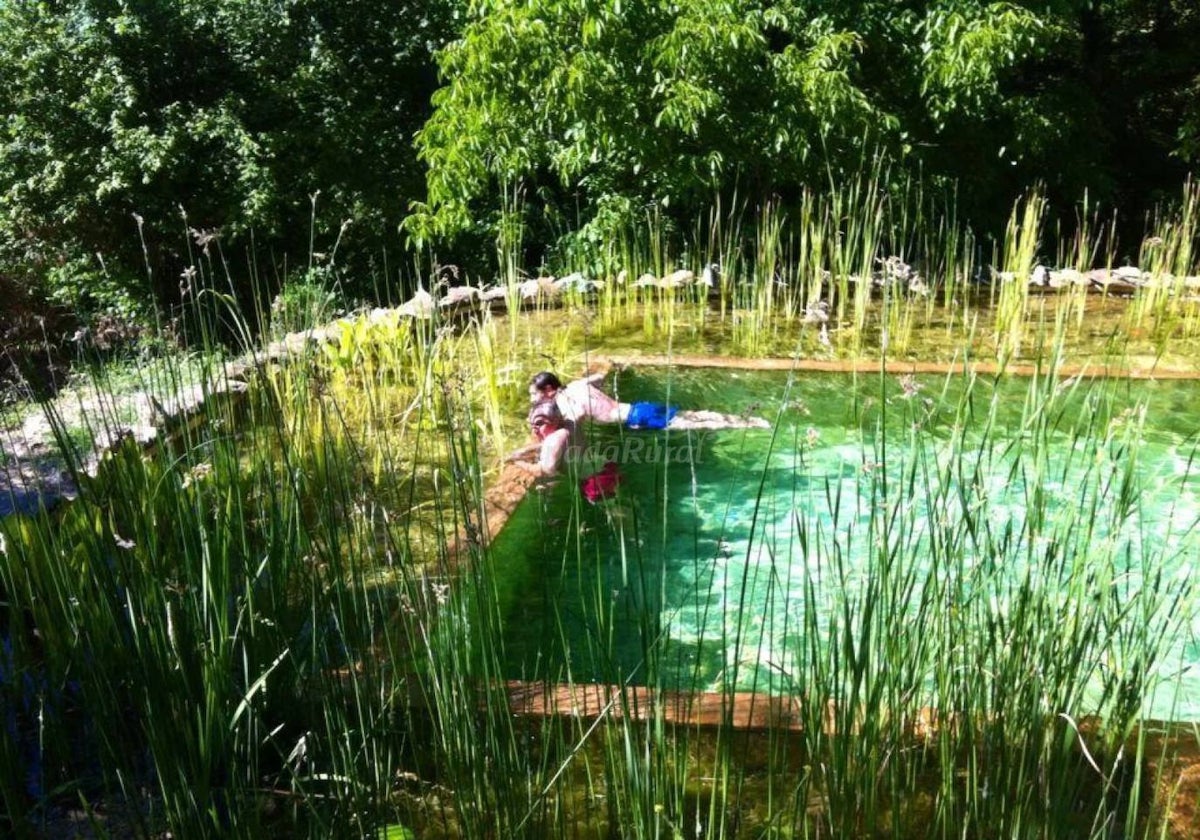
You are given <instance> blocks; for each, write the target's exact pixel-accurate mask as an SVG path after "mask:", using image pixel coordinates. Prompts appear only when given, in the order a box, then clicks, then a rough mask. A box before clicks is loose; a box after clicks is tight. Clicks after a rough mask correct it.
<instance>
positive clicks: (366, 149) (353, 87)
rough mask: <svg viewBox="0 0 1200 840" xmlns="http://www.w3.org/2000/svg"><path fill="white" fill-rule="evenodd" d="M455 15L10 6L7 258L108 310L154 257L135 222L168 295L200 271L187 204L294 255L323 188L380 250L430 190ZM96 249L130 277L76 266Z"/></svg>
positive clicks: (332, 212)
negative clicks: (432, 125)
mask: <svg viewBox="0 0 1200 840" xmlns="http://www.w3.org/2000/svg"><path fill="white" fill-rule="evenodd" d="M453 12H454V10H453V4H452V3H450V2H436V1H435V2H408V1H406V0H401V2H393V1H392V0H389V1H388V2H383V1H382V0H336V2H334V0H146V1H145V2H137V3H133V2H127V0H42V1H41V2H33V1H32V0H12V2H3V3H0V78H3V79H4V80H5V82H4V86H3V87H2V88H0V113H3V114H4V121H3V123H2V124H0V266H5V267H7V270H8V271H34V272H43V271H48V272H50V273H51V274H52V275H54V276H55V278H56V283H57V285H58V288H59V290H60V291H64V293H66V294H68V295H69V294H70V293H71V291H72V290H74V291H75V292H79V293H80V294H82V295H84V296H86V295H92V296H94V297H100V298H104V297H106V296H107V295H106V294H105V293H104V290H103V287H104V285H105V283H106V282H110V283H112V284H114V285H116V286H118V287H121V288H125V284H127V283H128V276H129V274H130V273H132V272H135V271H138V270H139V267H140V266H141V265H142V262H143V259H142V258H143V255H142V251H141V243H140V241H139V237H138V226H142V227H143V228H144V235H145V240H146V242H147V246H148V249H149V256H150V259H151V262H152V265H153V269H154V280H155V285H156V289H155V290H156V291H157V292H159V293H160V294H165V293H166V292H167V291H169V290H170V289H172V288H173V287H174V281H175V279H176V278H177V274H176V272H178V270H179V268H180V267H181V265H182V264H185V263H186V262H188V261H189V258H188V257H187V255H186V253H185V251H186V246H187V242H186V238H187V237H186V234H185V233H184V230H185V223H184V221H183V219H182V218H181V211H182V212H184V213H186V219H187V221H186V225H187V226H190V227H191V228H194V229H195V230H197V231H200V230H207V231H211V230H214V229H220V230H221V232H222V236H223V239H224V241H225V242H226V243H227V244H228V243H230V242H231V241H234V242H240V243H248V242H249V241H250V240H249V235H250V232H251V231H253V233H254V236H255V241H256V242H257V243H258V244H260V245H262V246H263V247H264V248H267V247H270V248H271V250H272V252H274V253H276V254H282V253H283V252H286V251H288V250H291V252H292V254H293V257H292V259H294V260H297V261H299V260H303V259H304V258H305V256H306V251H307V243H308V237H309V234H310V231H309V215H310V211H311V206H310V200H309V197H310V196H311V195H314V194H316V193H317V192H318V191H320V192H321V198H320V200H319V203H318V206H319V208H320V209H321V211H322V212H323V215H324V218H325V225H326V230H329V229H331V230H332V231H333V232H334V233H336V232H337V230H338V229H339V226H340V223H341V221H342V220H351V221H352V224H351V225H350V227H349V228H348V229H347V236H348V237H352V238H356V239H357V244H358V245H359V248H358V250H359V251H364V250H366V251H369V250H370V249H371V247H372V246H377V245H378V244H379V243H380V242H381V241H382V240H384V238H385V237H386V235H387V234H388V233H389V231H390V232H392V233H393V234H394V231H395V226H396V225H397V224H398V222H399V221H400V218H401V216H402V215H403V213H404V212H405V209H406V207H407V203H408V202H409V201H410V200H411V199H412V198H414V197H419V196H420V195H421V194H422V193H423V172H422V170H421V169H420V167H419V165H418V163H417V161H416V159H415V153H414V152H413V149H412V144H411V137H412V135H413V133H414V132H415V130H416V129H417V128H418V127H419V126H420V125H421V123H422V122H423V120H424V118H425V116H426V114H427V107H428V97H429V93H430V91H431V90H432V89H433V87H434V85H435V84H436V77H435V75H434V73H433V65H432V55H433V52H434V50H436V49H437V48H438V47H439V46H440V45H441V44H442V43H443V42H444V41H445V40H446V38H447V37H448V33H449V31H450V27H451V26H452V24H453ZM134 214H137V216H138V217H140V219H141V220H144V221H135V217H134ZM329 238H332V236H330V237H329ZM297 252H298V253H297ZM96 253H101V254H104V255H105V256H106V257H107V258H108V259H109V260H111V261H113V263H114V264H115V265H113V266H110V268H112V269H113V271H115V272H124V276H121V277H110V279H109V280H108V281H106V280H105V272H103V271H101V270H99V266H98V263H97V262H96V261H95V260H94V258H93V257H90V256H84V257H82V258H81V257H80V256H79V255H80V254H84V255H93V254H96ZM0 270H4V269H0ZM140 270H141V273H142V274H143V276H144V274H145V272H144V269H140Z"/></svg>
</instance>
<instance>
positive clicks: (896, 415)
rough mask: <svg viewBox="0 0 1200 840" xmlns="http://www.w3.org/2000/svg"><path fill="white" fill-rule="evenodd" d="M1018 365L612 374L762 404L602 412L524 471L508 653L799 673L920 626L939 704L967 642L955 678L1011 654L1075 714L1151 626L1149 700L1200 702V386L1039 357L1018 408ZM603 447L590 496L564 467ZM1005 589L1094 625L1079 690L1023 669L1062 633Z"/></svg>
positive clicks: (606, 667)
mask: <svg viewBox="0 0 1200 840" xmlns="http://www.w3.org/2000/svg"><path fill="white" fill-rule="evenodd" d="M1029 387H1030V383H1029V382H1028V381H1027V380H1017V381H1007V382H1003V383H999V384H998V383H995V382H992V381H988V380H977V381H975V382H974V383H973V384H972V385H971V386H970V388H969V390H968V388H967V383H966V381H965V380H964V379H962V378H951V379H945V378H939V377H932V376H923V377H917V378H915V379H910V378H900V377H893V376H888V377H884V378H882V379H881V378H880V377H879V376H878V375H871V376H860V377H858V378H857V379H855V378H854V377H851V376H848V375H829V374H803V375H799V376H797V377H795V378H794V379H789V377H788V376H786V375H781V374H763V373H745V372H727V371H687V372H678V371H676V372H673V373H672V374H670V375H669V376H668V377H665V378H662V377H661V376H660V375H659V372H656V371H641V372H626V373H624V374H622V376H621V378H620V380H619V382H618V391H619V396H620V397H621V398H622V399H626V400H635V399H663V398H664V397H666V398H668V399H669V400H670V401H671V402H672V403H673V404H676V405H680V406H683V407H704V408H717V409H721V410H725V411H732V412H742V411H751V412H753V413H756V414H759V415H762V416H765V417H768V418H769V419H771V420H772V422H773V424H774V429H773V430H772V431H770V432H763V431H722V432H713V431H704V432H692V433H677V432H670V433H637V432H635V433H628V432H621V431H620V430H616V429H612V428H605V427H592V428H591V429H590V430H589V438H588V442H589V447H588V449H587V450H586V452H585V455H586V456H587V457H585V458H584V459H583V460H582V462H580V463H574V464H572V465H571V467H570V470H571V472H572V474H571V475H570V476H568V477H567V478H564V480H563V481H561V482H559V484H558V485H557V486H555V487H552V488H550V489H547V490H544V491H541V492H537V493H532V494H530V497H529V498H527V500H526V501H525V502H524V503H523V504H522V506H521V507H520V508H519V509H518V511H517V513H516V514H515V516H514V517H513V519H512V520H511V521H510V524H509V525H508V526H506V528H505V531H504V532H503V533H502V534H501V536H500V538H499V539H498V540H497V543H496V546H495V551H494V563H495V575H494V583H495V585H496V587H497V590H498V593H499V595H500V603H501V605H502V609H503V612H504V615H505V616H506V631H505V633H506V649H507V652H508V656H509V675H510V676H511V677H515V678H526V679H534V678H539V679H556V680H558V679H567V678H568V677H569V678H570V679H573V680H575V681H583V682H586V681H599V682H616V681H618V680H621V679H630V678H632V680H633V681H634V682H637V683H646V682H654V683H657V684H662V685H665V686H667V687H679V688H689V689H695V690H724V689H757V690H768V691H791V690H810V689H811V686H812V683H813V680H814V679H815V676H814V675H818V674H819V673H820V670H821V668H822V667H824V668H826V669H828V666H829V659H828V651H829V650H830V649H831V645H830V640H831V639H833V640H844V638H845V637H846V636H847V634H848V635H849V636H850V637H852V638H855V639H857V640H859V643H860V644H861V643H862V639H864V638H867V637H870V638H872V639H874V642H873V645H874V647H873V648H872V650H874V651H876V653H877V654H878V653H880V652H884V651H886V650H888V649H889V645H888V643H887V639H888V638H889V637H894V638H895V639H897V640H899V645H898V646H899V648H903V647H904V646H905V645H909V646H910V648H911V646H912V645H917V646H918V647H919V646H920V644H928V645H929V646H930V647H931V650H930V651H929V652H927V653H926V654H924V656H925V658H924V659H922V660H921V661H920V662H918V663H917V664H916V665H915V666H914V665H912V664H911V662H910V661H909V660H904V659H903V657H899V658H898V659H897V660H896V663H899V664H900V665H903V666H904V667H915V668H916V669H917V670H921V669H926V670H927V672H928V673H926V674H925V675H923V676H920V675H919V676H918V677H916V678H915V684H916V685H917V686H918V688H919V690H920V691H921V692H922V693H923V694H925V695H926V696H925V700H926V701H927V702H928V703H930V704H944V703H945V702H952V701H951V700H950V699H948V698H949V697H950V695H952V693H953V690H954V689H953V686H949V687H948V686H947V685H946V684H945V678H944V677H945V675H944V674H943V675H942V678H941V680H940V681H939V678H938V676H936V674H935V671H936V669H935V667H934V663H935V662H937V661H938V660H941V661H943V662H945V661H953V662H956V663H958V665H957V666H956V667H957V672H956V673H958V677H957V679H960V680H975V679H985V678H987V677H988V675H991V674H997V673H1009V674H1012V673H1016V672H1014V671H1013V670H1012V669H1013V668H1016V669H1017V671H1018V672H1019V671H1020V669H1021V667H1022V666H1024V665H1026V664H1027V665H1028V668H1029V669H1030V670H1029V672H1028V673H1026V674H1025V677H1026V678H1027V679H1028V681H1029V682H1031V683H1035V684H1036V683H1039V682H1044V683H1045V684H1046V685H1047V686H1048V687H1047V688H1046V689H1045V691H1046V696H1045V698H1044V702H1045V704H1046V706H1047V710H1048V711H1063V712H1067V713H1069V714H1087V713H1090V712H1092V711H1094V710H1095V707H1096V706H1097V704H1098V703H1099V702H1100V701H1101V699H1102V698H1103V688H1102V686H1103V685H1104V684H1105V679H1108V680H1110V683H1109V684H1110V685H1112V684H1115V683H1114V682H1112V681H1114V680H1115V681H1116V682H1117V683H1119V682H1120V680H1121V679H1126V680H1127V681H1130V680H1132V681H1133V682H1135V683H1136V681H1137V678H1141V679H1145V678H1146V677H1147V674H1146V673H1144V671H1143V668H1142V665H1141V663H1140V662H1139V659H1138V657H1137V652H1138V650H1139V649H1140V647H1141V641H1142V639H1143V638H1144V637H1145V636H1146V635H1148V634H1159V633H1161V634H1162V635H1163V642H1162V648H1163V650H1164V655H1163V656H1162V657H1161V659H1160V660H1159V661H1158V662H1156V663H1155V664H1154V666H1153V668H1152V669H1151V672H1150V674H1151V675H1152V676H1153V677H1154V679H1153V680H1152V681H1153V682H1157V683H1160V684H1159V685H1158V687H1157V690H1156V691H1155V692H1153V696H1151V697H1149V698H1148V699H1147V701H1146V705H1145V707H1144V709H1145V711H1146V713H1147V714H1149V715H1150V716H1151V717H1157V718H1170V719H1176V720H1182V719H1200V644H1198V642H1197V639H1198V638H1200V624H1198V623H1197V620H1196V617H1195V615H1194V612H1195V611H1194V607H1193V605H1192V599H1191V598H1190V597H1188V596H1189V594H1190V593H1189V589H1188V587H1189V585H1190V584H1189V577H1190V573H1191V569H1192V567H1193V565H1194V564H1195V563H1196V561H1197V558H1198V557H1200V552H1198V551H1197V549H1198V548H1200V539H1198V537H1197V534H1196V533H1195V532H1194V530H1193V526H1194V525H1195V523H1196V522H1197V518H1198V517H1200V477H1198V476H1197V472H1198V471H1200V470H1198V465H1196V464H1193V463H1192V457H1193V451H1194V448H1195V445H1196V442H1197V426H1198V424H1200V419H1197V418H1200V412H1197V410H1196V409H1197V408H1198V407H1200V387H1198V386H1197V385H1195V384H1191V383H1179V382H1159V383H1155V382H1119V383H1116V382H1112V383H1105V384H1104V385H1103V386H1102V387H1099V386H1093V385H1091V384H1089V383H1079V384H1078V386H1077V387H1072V384H1071V383H1067V384H1065V385H1059V384H1057V383H1046V384H1045V387H1047V388H1050V389H1052V390H1055V389H1056V390H1058V391H1059V392H1060V397H1059V398H1058V399H1057V400H1056V401H1055V402H1054V403H1053V404H1052V405H1051V407H1050V408H1049V409H1048V410H1046V411H1044V412H1042V413H1041V414H1040V415H1038V416H1037V417H1035V418H1033V419H1031V418H1030V416H1029V413H1028V412H1026V411H1025V410H1024V406H1025V403H1026V400H1027V392H1028V390H1029ZM967 393H969V396H964V394H967ZM993 405H994V406H995V407H994V409H993ZM606 460H616V461H617V462H618V463H619V464H620V465H621V473H622V475H623V479H624V480H623V485H622V488H621V492H620V495H619V498H618V499H617V500H615V501H612V502H608V503H604V504H600V505H595V506H593V505H589V504H587V503H586V502H585V501H583V500H582V498H581V496H580V494H579V492H578V490H577V481H578V479H579V477H580V476H582V475H586V474H587V473H588V472H590V471H593V470H595V469H597V468H598V467H599V466H600V464H602V463H603V462H604V461H606ZM968 522H969V523H970V524H969V527H968V525H966V524H964V523H968ZM868 593H869V596H868ZM869 604H874V605H875V608H876V609H878V610H880V612H882V613H883V615H882V616H874V617H871V616H869V614H868V613H869V610H868V605H869ZM1019 604H1025V605H1026V609H1025V611H1024V613H1022V614H1027V613H1028V611H1029V610H1030V609H1032V610H1033V611H1034V613H1036V614H1037V615H1040V616H1042V617H1041V618H1040V619H1039V622H1040V623H1039V624H1038V626H1046V625H1054V624H1061V626H1062V628H1063V629H1062V634H1061V635H1062V637H1063V639H1065V640H1070V639H1072V638H1084V639H1087V640H1089V641H1088V642H1087V643H1088V645H1090V647H1089V650H1088V656H1087V658H1086V662H1083V663H1082V664H1079V665H1078V667H1077V668H1076V670H1078V671H1080V672H1082V673H1083V674H1084V676H1083V678H1081V679H1080V680H1078V681H1077V682H1079V683H1080V685H1081V686H1082V688H1081V689H1080V690H1079V691H1078V692H1074V690H1067V691H1065V693H1064V689H1062V687H1061V685H1060V684H1059V683H1056V682H1055V681H1054V680H1052V679H1050V678H1049V677H1048V676H1047V675H1046V674H1044V673H1039V672H1038V669H1039V668H1040V669H1042V670H1046V667H1045V666H1044V665H1043V664H1040V663H1039V662H1038V661H1037V657H1038V656H1042V657H1045V658H1046V660H1047V661H1050V662H1053V661H1055V660H1056V659H1059V658H1066V657H1069V656H1070V655H1071V651H1072V650H1074V649H1073V648H1070V647H1069V646H1068V645H1067V643H1066V641H1064V643H1063V647H1062V648H1061V649H1059V648H1055V647H1054V645H1053V642H1042V643H1041V645H1042V647H1041V649H1040V652H1039V653H1036V654H1033V653H1030V652H1025V653H1022V652H1021V650H1020V648H1021V646H1020V644H1019V643H1018V640H1014V639H1012V638H1010V637H1009V636H1006V635H1005V628H1006V627H1012V626H1017V624H1016V619H1014V618H1012V615H1011V614H1012V613H1013V612H1014V611H1020V608H1019V607H1018V606H1017V605H1019ZM1093 605H1101V606H1096V607H1095V608H1094V609H1093ZM1096 615H1101V616H1106V618H1096V617H1095V616H1096ZM1113 616H1120V620H1119V621H1117V620H1115V619H1113V618H1112V617H1113ZM1050 635H1051V636H1052V639H1053V637H1054V634H1050ZM1047 645H1049V647H1047ZM834 647H837V645H834ZM884 659H885V660H886V656H885V657H884ZM896 663H889V662H887V661H881V662H877V663H876V664H875V665H874V667H880V668H886V667H889V664H893V665H894V664H896ZM969 671H978V674H975V675H973V674H971V673H967V672H969ZM999 679H1001V678H1000V677H997V680H999ZM1009 679H1013V677H1009ZM1060 682H1061V681H1060ZM997 702H1000V701H997Z"/></svg>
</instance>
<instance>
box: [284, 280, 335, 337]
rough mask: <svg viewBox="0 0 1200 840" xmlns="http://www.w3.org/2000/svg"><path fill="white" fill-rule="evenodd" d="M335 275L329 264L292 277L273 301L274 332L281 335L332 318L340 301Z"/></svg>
mask: <svg viewBox="0 0 1200 840" xmlns="http://www.w3.org/2000/svg"><path fill="white" fill-rule="evenodd" d="M332 275H333V272H332V271H331V270H330V268H329V267H328V266H320V267H317V268H310V269H308V270H307V271H304V272H302V273H299V274H297V275H295V276H293V277H292V278H289V280H288V281H287V282H286V283H284V285H283V288H282V289H281V290H280V292H279V294H278V295H276V296H275V299H274V300H273V301H271V332H272V334H273V335H275V336H276V337H282V336H284V335H286V334H288V333H292V332H299V331H301V330H308V329H312V328H313V327H317V326H320V325H321V324H324V323H325V322H326V321H328V320H330V319H331V318H332V317H333V316H334V314H336V312H337V310H338V309H339V308H340V304H341V295H340V294H339V292H338V289H337V288H336V286H335V282H336V281H335V280H334V279H333V276H332Z"/></svg>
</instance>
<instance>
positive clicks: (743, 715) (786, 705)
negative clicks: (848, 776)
mask: <svg viewBox="0 0 1200 840" xmlns="http://www.w3.org/2000/svg"><path fill="white" fill-rule="evenodd" d="M505 688H506V692H507V695H508V704H509V708H510V709H511V710H512V713H513V714H516V715H527V716H531V717H571V718H579V719H581V720H588V721H591V720H596V719H599V718H602V717H603V718H611V719H613V720H639V721H640V720H648V719H661V720H663V721H665V722H667V723H671V724H677V725H683V726H697V727H704V728H708V727H712V728H715V727H718V726H726V727H732V728H734V729H737V730H768V729H771V730H793V731H799V730H801V729H802V728H803V726H802V719H803V709H801V707H800V704H799V702H798V700H797V699H796V698H794V697H775V696H771V695H767V694H760V693H757V692H752V691H736V692H729V693H716V692H687V691H663V690H658V689H653V688H646V687H644V686H619V685H598V684H592V685H568V684H565V683H547V682H520V681H516V680H514V681H510V682H508V683H506V684H505Z"/></svg>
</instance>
